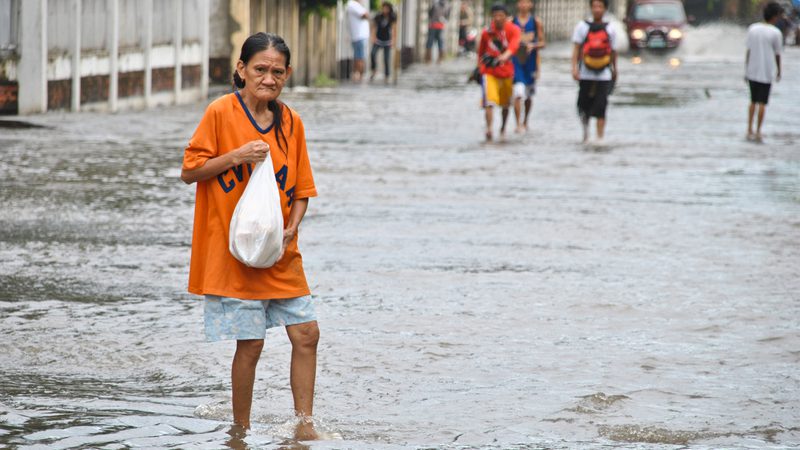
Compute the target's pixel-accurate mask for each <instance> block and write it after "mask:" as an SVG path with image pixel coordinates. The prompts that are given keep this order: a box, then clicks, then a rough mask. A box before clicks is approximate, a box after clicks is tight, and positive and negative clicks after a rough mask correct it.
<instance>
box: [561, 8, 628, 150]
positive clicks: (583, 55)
mask: <svg viewBox="0 0 800 450" xmlns="http://www.w3.org/2000/svg"><path fill="white" fill-rule="evenodd" d="M589 5H590V6H591V8H592V20H591V21H588V20H586V21H581V22H579V23H578V25H576V26H575V31H574V32H573V33H572V43H573V49H572V78H574V79H575V80H576V81H578V83H579V84H580V88H579V90H578V114H579V115H580V118H581V125H583V142H587V141H588V140H589V119H590V118H591V117H594V118H596V119H597V140H598V141H602V139H603V136H604V134H605V127H606V106H607V104H608V94H609V93H610V91H611V87H612V85H613V83H614V82H616V80H617V52H616V51H615V50H614V47H615V44H616V32H615V31H614V28H612V27H610V26H609V24H608V23H607V22H603V16H604V15H605V13H606V10H607V9H608V0H590V1H589Z"/></svg>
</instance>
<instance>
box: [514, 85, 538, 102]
mask: <svg viewBox="0 0 800 450" xmlns="http://www.w3.org/2000/svg"><path fill="white" fill-rule="evenodd" d="M513 90H514V92H513V97H514V98H521V99H523V100H530V99H531V98H532V97H533V94H535V93H536V83H530V84H526V83H523V82H521V81H518V82H516V83H514V89H513Z"/></svg>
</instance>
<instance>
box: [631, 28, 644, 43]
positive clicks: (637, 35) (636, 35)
mask: <svg viewBox="0 0 800 450" xmlns="http://www.w3.org/2000/svg"><path fill="white" fill-rule="evenodd" d="M644 36H645V34H644V30H640V29H636V30H633V31H632V32H631V37H632V38H634V39H636V40H637V41H639V40H642V39H644Z"/></svg>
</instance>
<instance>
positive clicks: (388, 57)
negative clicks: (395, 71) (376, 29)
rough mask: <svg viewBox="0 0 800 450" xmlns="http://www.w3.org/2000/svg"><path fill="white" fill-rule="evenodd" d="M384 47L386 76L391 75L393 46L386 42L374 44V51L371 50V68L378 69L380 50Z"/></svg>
mask: <svg viewBox="0 0 800 450" xmlns="http://www.w3.org/2000/svg"><path fill="white" fill-rule="evenodd" d="M381 49H383V71H384V73H385V74H386V77H387V78H388V77H389V64H390V62H391V55H392V46H391V45H385V44H378V43H375V44H372V52H370V55H369V56H370V68H371V69H372V71H373V72H375V71H376V70H377V69H378V58H377V56H378V52H379V51H380V50H381Z"/></svg>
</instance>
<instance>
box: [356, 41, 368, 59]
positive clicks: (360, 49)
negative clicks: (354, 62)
mask: <svg viewBox="0 0 800 450" xmlns="http://www.w3.org/2000/svg"><path fill="white" fill-rule="evenodd" d="M366 56H367V40H366V39H361V40H360V41H353V59H364V58H365V57H366Z"/></svg>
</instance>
